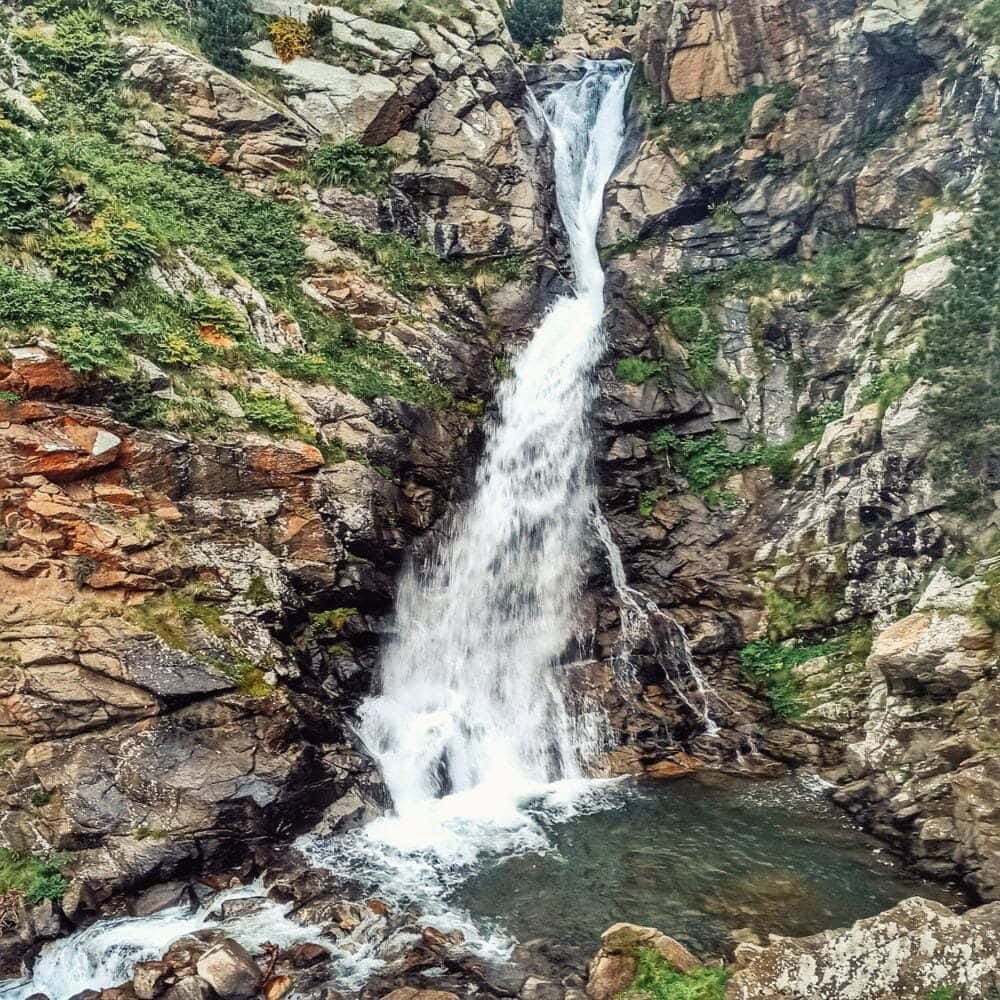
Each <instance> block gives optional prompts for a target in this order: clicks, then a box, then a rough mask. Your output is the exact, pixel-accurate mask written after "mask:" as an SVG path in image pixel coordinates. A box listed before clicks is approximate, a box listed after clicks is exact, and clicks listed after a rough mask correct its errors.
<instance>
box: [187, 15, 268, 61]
mask: <svg viewBox="0 0 1000 1000" xmlns="http://www.w3.org/2000/svg"><path fill="white" fill-rule="evenodd" d="M253 26H254V25H253V14H252V13H251V11H250V4H249V2H248V0H195V31H196V35H197V38H198V44H199V45H200V46H201V50H202V52H204V53H205V56H206V58H207V59H209V61H211V62H213V63H215V65H216V66H218V67H219V68H220V69H224V70H225V71H226V72H227V73H237V74H238V73H242V72H243V71H244V70H245V69H246V67H247V61H246V57H245V56H244V55H243V53H242V52H241V51H240V50H241V49H243V48H245V47H246V46H247V44H248V43H249V41H250V39H251V37H252V34H253Z"/></svg>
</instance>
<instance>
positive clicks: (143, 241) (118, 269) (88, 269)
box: [42, 211, 156, 299]
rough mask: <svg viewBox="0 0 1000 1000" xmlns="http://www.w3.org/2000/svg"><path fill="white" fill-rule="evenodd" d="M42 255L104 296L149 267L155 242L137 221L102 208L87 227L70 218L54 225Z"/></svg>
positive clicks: (62, 275)
mask: <svg viewBox="0 0 1000 1000" xmlns="http://www.w3.org/2000/svg"><path fill="white" fill-rule="evenodd" d="M42 256H43V257H44V259H45V261H46V263H47V264H48V265H49V266H50V267H51V268H52V270H53V272H54V273H55V274H57V275H58V276H59V277H60V278H64V279H65V280H66V281H68V282H71V283H73V284H78V285H81V286H83V287H84V288H86V289H87V290H88V291H89V292H90V293H91V294H92V295H94V296H95V297H96V298H98V299H107V298H108V297H110V296H111V295H112V294H113V293H114V292H116V291H118V290H119V289H120V288H121V286H122V285H123V284H125V283H126V282H128V281H130V280H132V279H133V278H135V277H137V276H138V275H140V274H142V273H143V272H144V271H145V270H146V269H147V268H148V267H149V265H150V264H151V263H152V262H153V260H154V259H155V258H156V244H155V243H154V242H153V240H152V239H151V238H150V236H149V234H148V233H147V232H146V230H145V229H143V227H142V226H140V225H139V224H138V223H137V222H133V221H132V220H131V219H126V218H124V217H122V216H121V215H119V214H118V213H117V212H114V211H103V212H101V213H99V214H98V215H97V216H95V218H94V219H93V221H92V222H91V224H90V226H89V228H87V229H81V228H80V227H78V226H76V225H74V224H73V223H71V222H63V223H61V224H60V225H58V226H56V227H55V228H54V229H53V230H52V233H51V234H50V236H49V237H48V239H46V241H45V243H44V245H43V247H42Z"/></svg>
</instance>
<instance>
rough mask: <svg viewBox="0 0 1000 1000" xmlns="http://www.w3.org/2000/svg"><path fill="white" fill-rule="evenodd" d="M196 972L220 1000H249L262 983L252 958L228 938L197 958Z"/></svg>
mask: <svg viewBox="0 0 1000 1000" xmlns="http://www.w3.org/2000/svg"><path fill="white" fill-rule="evenodd" d="M197 969H198V975H199V976H200V977H201V978H202V979H204V980H205V982H206V983H208V985H209V986H211V987H212V989H213V990H215V992H216V993H217V994H218V995H219V998H220V1000H248V998H249V997H252V996H255V995H256V993H257V990H258V989H260V985H261V982H262V981H263V977H262V976H261V972H260V969H259V968H258V966H257V963H256V962H255V961H254V960H253V957H252V956H251V955H250V953H249V952H248V951H247V950H246V948H244V947H243V946H242V945H241V944H239V943H238V942H236V941H233V940H232V939H231V938H227V939H226V940H225V941H221V942H219V944H217V945H214V946H213V947H211V948H209V949H208V951H206V952H205V954H204V955H202V956H201V958H199V959H198V965H197Z"/></svg>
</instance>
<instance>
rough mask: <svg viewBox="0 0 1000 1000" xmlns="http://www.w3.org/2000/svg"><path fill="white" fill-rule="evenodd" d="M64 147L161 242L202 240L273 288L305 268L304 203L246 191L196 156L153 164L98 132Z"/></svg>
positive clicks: (208, 251) (211, 253) (207, 250)
mask: <svg viewBox="0 0 1000 1000" xmlns="http://www.w3.org/2000/svg"><path fill="white" fill-rule="evenodd" d="M62 153H63V155H64V157H65V161H66V163H67V164H68V165H69V166H71V167H73V168H74V169H76V170H78V171H80V172H82V173H86V174H87V175H89V177H90V185H89V186H90V187H91V188H92V189H93V190H94V193H95V196H98V197H103V198H104V199H106V200H109V201H114V202H118V203H120V204H121V205H123V206H127V207H128V210H129V214H130V215H131V216H132V218H134V219H135V220H136V221H138V222H139V223H140V224H141V225H142V226H143V227H144V228H145V229H146V230H147V232H148V233H149V234H150V235H151V236H152V237H153V239H155V240H156V242H158V243H160V244H164V245H167V244H169V245H173V246H187V247H195V248H197V249H198V250H199V251H201V255H202V257H203V258H204V259H206V260H208V261H212V262H214V263H216V264H219V265H223V264H226V263H228V264H229V265H231V266H232V267H233V269H235V270H237V271H239V272H240V273H242V274H245V275H246V276H247V277H248V278H250V279H251V280H252V281H253V282H254V284H256V285H258V286H259V287H260V288H262V289H263V290H265V291H268V292H274V293H279V292H282V291H285V290H287V289H288V288H289V286H292V285H295V284H296V283H297V280H298V278H299V277H300V275H301V273H302V271H303V270H304V267H305V251H304V248H303V245H302V241H301V239H300V238H299V234H298V228H299V210H298V209H297V208H296V207H294V206H291V205H285V204H280V203H278V202H276V201H273V200H271V199H269V198H258V197H255V196H254V195H251V194H248V193H247V192H245V191H241V190H239V189H238V188H236V187H234V186H233V185H232V184H231V183H229V181H228V179H227V178H226V177H225V175H224V174H223V173H222V172H221V171H219V170H216V169H215V168H213V167H208V166H206V165H205V164H203V163H201V162H200V161H199V160H196V159H194V158H193V157H187V156H184V155H181V156H176V157H174V158H173V159H172V160H170V161H169V162H167V163H150V162H147V161H145V160H139V159H138V158H136V157H134V156H132V155H129V154H128V153H125V152H123V150H122V149H121V147H119V146H116V145H114V144H112V143H110V142H108V141H107V140H105V139H103V138H101V137H99V136H87V137H85V138H84V137H74V138H72V139H70V138H68V137H67V138H66V140H65V141H64V142H63V144H62Z"/></svg>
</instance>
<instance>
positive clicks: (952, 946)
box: [4, 774, 1000, 1000]
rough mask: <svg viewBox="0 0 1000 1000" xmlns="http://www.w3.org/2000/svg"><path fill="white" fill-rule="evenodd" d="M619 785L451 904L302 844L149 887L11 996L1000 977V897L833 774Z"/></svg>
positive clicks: (823, 986) (466, 884) (903, 990)
mask: <svg viewBox="0 0 1000 1000" xmlns="http://www.w3.org/2000/svg"><path fill="white" fill-rule="evenodd" d="M608 795H609V796H610V797H609V798H605V799H604V801H603V802H602V805H603V808H602V809H600V810H599V811H594V812H591V813H589V814H585V815H581V816H577V817H576V818H574V819H569V820H564V822H562V823H561V824H556V823H551V824H547V827H548V830H549V832H550V833H551V838H552V839H551V844H550V846H549V848H548V849H546V850H544V851H541V852H531V851H526V852H524V853H521V854H518V855H514V856H508V857H498V858H483V859H482V860H481V863H480V865H479V869H478V871H475V872H470V873H468V877H467V878H466V879H465V880H464V881H459V882H458V883H457V884H456V885H454V886H453V887H452V890H451V892H450V893H448V895H447V898H446V899H437V900H432V901H431V902H432V903H433V904H434V907H435V912H434V915H433V916H429V915H428V914H427V913H426V912H422V911H421V907H420V905H419V904H418V902H417V901H416V900H415V899H411V900H409V901H406V900H404V899H402V898H391V897H389V896H386V895H385V894H383V896H382V897H380V896H379V895H378V892H379V887H378V886H377V885H373V884H370V883H367V882H366V881H365V880H364V879H360V880H356V879H351V878H349V877H345V876H339V875H334V874H331V873H330V872H329V871H327V870H323V869H320V868H316V867H314V866H312V865H310V864H309V863H308V861H307V860H306V858H305V857H304V856H302V855H300V854H299V853H298V852H297V851H296V850H295V849H289V850H288V851H285V852H281V856H280V857H272V858H271V859H267V858H265V857H264V856H263V855H262V856H261V857H260V859H259V863H260V864H261V865H264V866H265V867H264V869H263V871H262V873H261V874H259V875H255V873H254V871H253V870H252V869H247V870H244V871H243V872H242V873H236V872H234V873H230V875H229V876H228V877H227V878H226V879H224V880H223V881H227V882H230V883H231V885H230V886H229V887H228V888H225V889H222V890H219V889H218V888H216V887H217V886H218V885H219V884H220V883H219V882H216V883H214V886H213V885H209V884H207V883H205V882H198V881H195V882H175V883H170V884H164V885H161V886H158V887H156V888H155V889H153V890H150V891H148V892H146V893H143V894H141V895H140V896H138V897H136V898H135V899H134V900H133V901H132V903H131V905H130V907H129V911H130V912H129V913H127V914H122V915H121V916H120V917H117V918H114V919H111V920H104V921H101V922H99V923H97V924H95V925H93V926H92V927H90V928H89V929H87V930H83V931H80V932H77V935H76V938H75V940H74V939H70V940H65V941H60V942H55V943H53V944H51V945H49V946H48V947H47V948H46V949H45V950H44V951H43V952H42V954H41V955H40V956H39V957H38V959H37V960H36V962H35V979H34V980H33V981H32V982H31V983H30V984H27V985H21V986H17V985H16V984H14V983H8V984H7V986H6V989H5V991H4V995H5V996H10V997H13V998H17V1000H21V998H26V997H29V996H32V995H46V996H49V997H50V1000H71V998H74V1000H157V998H161V997H163V998H167V1000H192V998H195V1000H214V998H216V997H218V998H222V1000H250V998H252V997H257V996H263V997H264V998H265V1000H277V998H279V997H281V996H284V995H286V994H288V995H289V996H303V997H309V998H316V1000H332V998H335V997H337V996H346V997H353V996H359V997H363V998H369V997H384V996H386V995H391V996H393V997H395V998H396V1000H419V998H420V997H423V1000H445V997H471V996H479V997H496V998H500V997H515V996H517V997H522V998H524V1000H557V998H566V1000H574V998H576V1000H582V997H583V996H584V995H586V996H587V997H588V998H589V1000H615V998H617V997H619V996H622V995H627V994H628V993H629V991H630V990H631V989H632V988H633V984H634V983H635V982H637V981H638V979H641V978H642V977H643V976H647V975H654V974H656V970H657V969H660V971H661V972H662V968H666V969H672V970H673V972H674V973H677V974H683V975H686V976H689V977H693V978H692V979H691V982H692V984H697V983H701V984H702V987H704V988H706V989H707V988H708V987H709V985H711V987H712V988H713V989H715V988H716V987H717V988H718V990H717V992H716V993H706V994H704V995H705V996H706V997H714V996H716V995H718V996H719V997H721V996H722V995H723V992H725V995H726V996H727V997H729V998H747V1000H766V998H773V997H774V996H775V992H774V990H775V985H776V984H778V985H780V988H781V995H782V996H783V997H788V998H795V1000H800V998H801V1000H836V998H842V997H846V996H851V995H855V996H859V997H873V998H874V997H894V998H904V1000H911V998H913V1000H923V998H924V997H926V996H927V995H930V994H931V993H932V992H933V990H935V989H941V988H947V989H952V990H953V991H955V993H954V995H956V996H968V997H976V996H985V995H986V993H985V990H986V989H987V987H989V986H991V985H992V983H993V981H994V978H995V976H997V975H998V974H1000V967H998V960H1000V959H998V955H997V951H996V948H995V945H996V940H997V934H998V933H1000V904H991V905H989V906H986V907H980V908H978V909H974V910H972V911H969V912H968V913H967V914H966V915H965V916H962V915H960V914H961V911H963V910H964V905H963V900H962V899H961V897H960V896H959V895H958V894H956V893H949V892H948V891H946V890H945V889H943V888H942V887H939V886H934V885H931V884H928V883H922V882H920V881H919V880H917V879H916V878H914V877H913V876H912V875H907V874H906V873H905V872H903V871H902V870H901V869H900V868H899V867H898V866H897V864H896V863H895V862H894V861H893V860H892V859H891V858H889V857H887V856H886V855H885V853H884V852H882V851H881V849H880V848H879V846H878V844H877V842H876V841H873V840H870V839H867V838H865V837H864V836H863V835H861V834H860V833H859V832H858V831H856V830H852V829H851V828H850V826H849V824H847V823H846V822H845V820H844V818H843V814H842V813H839V812H837V811H836V810H835V809H834V807H833V806H832V804H830V803H829V801H828V796H827V793H826V791H825V790H824V789H823V788H822V787H821V785H820V784H819V783H818V782H817V781H816V780H815V779H802V778H800V779H788V778H786V779H781V780H777V781H760V780H748V779H745V778H743V779H739V778H732V777H726V776H724V775H717V774H716V775H704V776H702V777H700V778H685V779H680V780H678V781H674V782H667V783H660V784H656V785H648V784H647V785H642V786H639V787H636V786H622V785H620V783H619V787H617V788H615V789H613V790H610V791H609V792H608ZM539 818H540V819H541V815H540V816H539ZM543 822H544V821H543ZM334 850H335V846H334ZM425 902H426V901H425ZM442 904H444V905H442ZM623 914H630V915H634V916H636V917H639V918H640V919H646V920H648V922H649V924H650V925H652V926H641V925H636V924H634V923H630V922H621V921H615V919H614V918H615V917H618V916H620V915H623ZM609 923H610V924H613V926H611V927H610V929H607V930H606V931H604V928H605V927H606V926H607V925H608V924H609ZM831 926H835V927H839V928H841V929H839V930H827V928H828V927H831ZM659 927H663V928H666V930H669V931H670V932H671V934H670V936H666V935H665V933H661V932H660V931H659V930H657V929H654V928H659ZM602 931H604V932H603V933H602ZM803 935H805V936H803ZM598 943H599V950H598V951H597V954H596V955H595V954H593V952H594V951H595V949H596V948H598ZM657 956H659V957H657ZM661 960H662V961H663V962H666V963H667V965H666V966H663V967H662V968H661V966H660V964H659V963H660V962H661ZM670 974H673V973H670ZM637 977H638V979H637ZM852 991H854V992H853V993H852ZM424 994H426V996H424ZM442 995H443V996H442Z"/></svg>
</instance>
